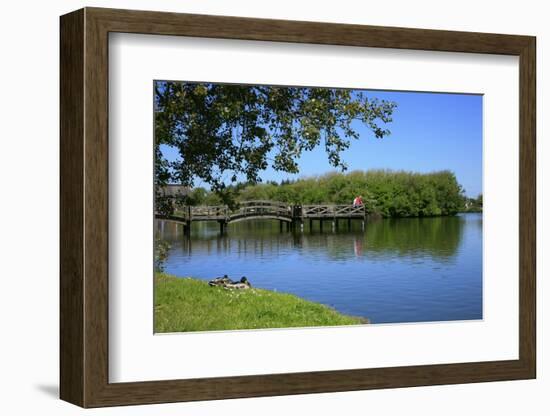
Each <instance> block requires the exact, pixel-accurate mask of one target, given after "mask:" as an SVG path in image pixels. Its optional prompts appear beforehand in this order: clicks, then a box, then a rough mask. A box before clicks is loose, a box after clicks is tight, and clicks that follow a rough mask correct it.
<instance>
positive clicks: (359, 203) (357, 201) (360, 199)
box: [353, 195, 363, 207]
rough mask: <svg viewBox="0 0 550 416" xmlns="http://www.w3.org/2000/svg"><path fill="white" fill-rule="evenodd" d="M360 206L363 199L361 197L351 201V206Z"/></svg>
mask: <svg viewBox="0 0 550 416" xmlns="http://www.w3.org/2000/svg"><path fill="white" fill-rule="evenodd" d="M361 205H363V198H362V197H361V195H359V196H356V197H355V199H354V200H353V206H354V207H360V206H361Z"/></svg>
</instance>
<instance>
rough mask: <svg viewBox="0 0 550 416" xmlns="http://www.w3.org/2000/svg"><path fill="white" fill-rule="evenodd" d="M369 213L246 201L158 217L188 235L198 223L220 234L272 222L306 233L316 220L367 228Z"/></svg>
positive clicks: (184, 209) (335, 225)
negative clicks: (213, 224) (234, 226)
mask: <svg viewBox="0 0 550 416" xmlns="http://www.w3.org/2000/svg"><path fill="white" fill-rule="evenodd" d="M366 215H367V210H366V208H365V206H364V205H359V206H357V205H356V206H354V205H333V204H321V205H289V204H285V203H282V202H275V201H263V200H260V201H243V202H240V203H239V206H238V208H237V209H234V210H230V209H229V207H228V206H226V205H202V206H183V207H179V208H176V209H175V210H174V214H172V215H169V216H166V215H161V214H158V213H157V214H156V215H155V217H156V218H157V219H162V220H166V221H175V222H177V223H181V224H183V226H184V230H185V232H186V233H189V232H190V230H191V224H192V223H193V222H196V221H217V222H218V223H219V224H220V232H222V233H223V232H224V231H225V230H226V228H227V225H228V224H230V223H234V222H239V221H248V220H258V219H269V220H278V221H279V226H280V229H281V230H282V229H283V226H284V225H285V224H286V228H287V230H289V229H290V228H298V227H299V228H300V230H303V227H304V222H305V221H309V224H310V227H311V226H312V225H313V221H314V220H317V221H319V224H320V229H321V230H322V229H323V222H326V221H330V222H331V224H332V228H333V229H334V228H338V221H339V220H347V222H348V227H351V220H354V219H356V220H361V221H362V223H361V224H362V227H363V228H364V226H365V220H366Z"/></svg>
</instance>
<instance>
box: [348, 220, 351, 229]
mask: <svg viewBox="0 0 550 416" xmlns="http://www.w3.org/2000/svg"><path fill="white" fill-rule="evenodd" d="M350 230H351V218H348V231H350Z"/></svg>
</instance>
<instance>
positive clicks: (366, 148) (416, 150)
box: [165, 90, 483, 197]
mask: <svg viewBox="0 0 550 416" xmlns="http://www.w3.org/2000/svg"><path fill="white" fill-rule="evenodd" d="M367 96H369V97H378V98H380V99H387V100H391V101H395V102H396V103H397V108H396V109H395V110H394V116H393V122H392V123H390V124H388V128H389V129H390V130H391V135H389V136H387V137H385V138H383V139H376V138H375V137H374V135H373V134H372V133H371V131H370V130H369V129H368V128H367V127H365V126H363V125H362V124H360V123H358V124H357V125H356V129H357V131H358V132H359V134H360V138H359V139H358V140H353V141H352V144H351V146H350V148H349V149H348V150H346V151H345V152H344V153H343V154H342V155H343V160H344V161H345V162H346V163H347V165H348V167H349V169H348V170H349V171H352V170H369V169H394V170H407V171H413V172H432V171H437V170H443V169H448V170H451V171H452V172H454V173H455V174H456V177H457V179H458V182H459V183H460V184H461V185H462V186H463V187H464V189H465V191H466V195H468V196H470V197H475V196H477V195H478V194H480V193H482V102H483V97H482V96H481V95H467V94H441V93H421V92H420V93H419V92H393V91H374V90H373V91H367ZM165 153H166V156H167V157H168V158H169V159H171V158H173V157H174V156H175V155H174V154H173V153H172V152H171V151H169V152H165ZM299 166H300V174H298V175H290V174H288V173H284V172H276V171H274V170H273V169H268V170H267V171H265V173H264V174H262V179H263V180H275V181H277V182H279V181H281V180H283V179H296V178H299V177H303V176H311V175H317V174H323V173H326V172H328V171H334V168H333V167H332V166H331V165H330V164H329V163H328V160H327V157H326V153H325V151H324V148H323V147H322V146H319V147H317V148H316V149H314V150H313V151H311V152H306V153H304V154H303V155H302V157H301V158H300V160H299ZM196 185H201V184H198V183H197V184H196Z"/></svg>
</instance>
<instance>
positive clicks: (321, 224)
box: [319, 218, 323, 232]
mask: <svg viewBox="0 0 550 416" xmlns="http://www.w3.org/2000/svg"><path fill="white" fill-rule="evenodd" d="M319 231H320V232H323V219H322V218H319Z"/></svg>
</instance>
